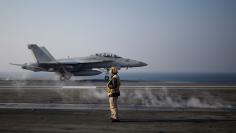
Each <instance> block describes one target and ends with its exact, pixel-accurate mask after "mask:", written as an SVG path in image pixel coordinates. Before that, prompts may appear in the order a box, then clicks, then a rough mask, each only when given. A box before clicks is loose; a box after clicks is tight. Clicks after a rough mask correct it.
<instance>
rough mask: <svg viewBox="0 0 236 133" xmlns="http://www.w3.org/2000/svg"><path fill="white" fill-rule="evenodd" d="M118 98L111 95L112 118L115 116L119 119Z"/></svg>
mask: <svg viewBox="0 0 236 133" xmlns="http://www.w3.org/2000/svg"><path fill="white" fill-rule="evenodd" d="M117 100H118V97H109V104H110V110H111V118H113V119H118V107H117Z"/></svg>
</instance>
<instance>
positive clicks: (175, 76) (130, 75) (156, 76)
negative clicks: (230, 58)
mask: <svg viewBox="0 0 236 133" xmlns="http://www.w3.org/2000/svg"><path fill="white" fill-rule="evenodd" d="M119 75H120V78H121V80H140V81H167V82H232V83H233V82H236V73H176V72H173V73H170V72H168V73H167V72H166V73H164V72H161V73H160V72H153V73H152V72H136V73H135V72H121V73H119ZM86 79H90V80H102V79H104V74H100V75H96V76H79V77H73V78H72V80H86ZM0 80H58V75H56V74H54V73H48V72H37V73H34V72H0Z"/></svg>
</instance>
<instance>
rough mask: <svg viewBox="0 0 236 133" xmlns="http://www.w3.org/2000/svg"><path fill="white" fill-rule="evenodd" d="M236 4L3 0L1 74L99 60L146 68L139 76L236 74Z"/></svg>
mask: <svg viewBox="0 0 236 133" xmlns="http://www.w3.org/2000/svg"><path fill="white" fill-rule="evenodd" d="M235 13H236V1H235V0H0V61H1V63H0V71H1V72H2V71H8V72H11V71H20V68H18V67H16V66H11V65H9V63H10V62H12V63H25V62H34V57H33V55H32V53H31V52H30V51H29V50H28V49H27V44H32V43H33V44H38V45H40V46H45V47H46V48H47V49H48V50H49V51H50V52H51V54H52V55H53V56H54V57H55V58H67V56H70V57H82V56H87V55H91V54H94V53H98V52H111V53H115V54H117V55H119V56H122V57H126V58H130V59H136V60H140V61H143V62H146V63H147V64H148V66H146V67H142V68H135V69H132V70H129V71H135V72H137V71H139V72H227V73H232V72H236V60H235V57H236V14H235Z"/></svg>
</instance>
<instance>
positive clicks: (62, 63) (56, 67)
mask: <svg viewBox="0 0 236 133" xmlns="http://www.w3.org/2000/svg"><path fill="white" fill-rule="evenodd" d="M28 49H30V50H32V52H33V54H34V56H35V58H36V61H37V62H35V63H24V64H14V63H10V64H12V65H17V66H21V68H22V69H26V70H30V71H33V72H41V71H44V72H55V73H57V74H59V76H60V77H59V79H60V80H69V79H70V78H71V77H72V76H93V75H98V74H101V73H103V72H105V73H106V74H105V80H109V76H108V75H109V69H110V68H111V67H112V66H116V67H118V68H119V69H121V68H127V69H128V68H130V67H142V66H147V64H146V63H144V62H141V61H136V60H132V59H127V58H122V57H120V56H118V55H116V54H111V53H96V54H94V55H90V56H87V57H76V58H66V59H55V58H54V57H53V56H52V55H51V54H50V53H49V52H48V50H47V49H46V48H45V47H39V46H38V45H36V44H29V45H28Z"/></svg>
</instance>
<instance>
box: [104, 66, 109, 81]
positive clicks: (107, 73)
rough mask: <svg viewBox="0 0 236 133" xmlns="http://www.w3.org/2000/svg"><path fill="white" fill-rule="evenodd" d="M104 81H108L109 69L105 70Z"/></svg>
mask: <svg viewBox="0 0 236 133" xmlns="http://www.w3.org/2000/svg"><path fill="white" fill-rule="evenodd" d="M105 81H109V69H106V74H105Z"/></svg>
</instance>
